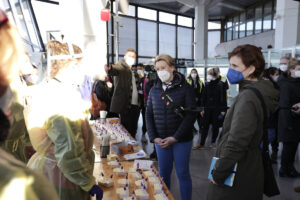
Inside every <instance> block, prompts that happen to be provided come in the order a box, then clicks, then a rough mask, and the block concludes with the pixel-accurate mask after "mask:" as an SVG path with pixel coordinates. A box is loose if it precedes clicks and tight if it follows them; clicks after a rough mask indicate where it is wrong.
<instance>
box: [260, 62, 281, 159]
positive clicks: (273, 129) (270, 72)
mask: <svg viewBox="0 0 300 200" xmlns="http://www.w3.org/2000/svg"><path fill="white" fill-rule="evenodd" d="M278 77H279V70H278V68H276V67H269V68H268V69H266V70H265V71H264V73H263V78H264V79H266V80H270V81H271V82H272V83H273V85H274V88H276V89H277V90H279V86H278V84H277V81H278ZM278 112H279V110H278V111H276V112H275V113H273V114H272V115H271V116H270V118H269V123H268V137H269V142H270V143H271V146H272V154H271V160H272V162H273V163H277V154H278V146H279V144H278Z"/></svg>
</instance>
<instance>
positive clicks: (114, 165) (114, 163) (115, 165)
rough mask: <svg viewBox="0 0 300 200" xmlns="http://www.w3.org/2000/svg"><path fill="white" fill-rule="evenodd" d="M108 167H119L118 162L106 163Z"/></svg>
mask: <svg viewBox="0 0 300 200" xmlns="http://www.w3.org/2000/svg"><path fill="white" fill-rule="evenodd" d="M107 164H108V165H109V166H111V167H112V168H116V167H118V166H119V162H118V161H116V160H115V161H110V162H108V163H107Z"/></svg>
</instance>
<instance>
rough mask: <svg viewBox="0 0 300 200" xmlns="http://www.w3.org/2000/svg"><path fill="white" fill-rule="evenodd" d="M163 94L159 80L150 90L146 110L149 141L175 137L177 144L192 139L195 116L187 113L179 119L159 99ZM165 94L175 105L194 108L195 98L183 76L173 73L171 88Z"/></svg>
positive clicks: (172, 110)
mask: <svg viewBox="0 0 300 200" xmlns="http://www.w3.org/2000/svg"><path fill="white" fill-rule="evenodd" d="M163 92H164V90H163V88H162V82H161V81H160V80H158V81H157V83H156V84H155V85H154V86H153V87H152V89H151V90H150V94H149V98H148V103H147V109H146V124H147V131H148V135H149V138H150V141H152V142H153V140H154V139H155V138H162V139H163V138H166V137H169V136H173V137H175V138H176V139H177V140H178V141H179V142H184V141H190V140H192V139H193V132H192V129H193V126H194V122H195V119H196V115H195V114H194V113H192V112H187V113H185V115H184V118H181V117H180V116H179V115H177V114H176V113H175V112H174V109H172V108H167V106H166V104H165V102H164V101H163V100H162V99H161V94H162V93H163ZM166 93H167V94H168V95H169V96H170V97H171V98H172V99H173V101H174V102H175V103H176V104H179V105H181V106H182V107H184V108H186V107H191V106H195V104H196V102H195V96H194V91H193V89H192V87H191V86H190V85H189V84H187V82H186V80H185V78H184V76H183V75H182V74H180V73H178V72H174V79H173V81H172V85H171V87H169V88H168V89H166Z"/></svg>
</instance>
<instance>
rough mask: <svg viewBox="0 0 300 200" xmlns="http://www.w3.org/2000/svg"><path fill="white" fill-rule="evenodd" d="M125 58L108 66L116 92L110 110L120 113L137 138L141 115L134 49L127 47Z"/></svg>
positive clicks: (129, 130) (130, 131) (127, 127)
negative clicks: (134, 67)
mask: <svg viewBox="0 0 300 200" xmlns="http://www.w3.org/2000/svg"><path fill="white" fill-rule="evenodd" d="M124 59H125V60H122V61H119V62H118V63H117V64H115V65H113V66H106V65H105V71H106V72H107V73H108V75H109V76H114V93H113V96H112V99H111V105H110V112H113V113H117V114H120V117H121V123H122V125H123V126H124V127H125V128H126V129H127V131H128V132H129V133H130V134H131V136H132V137H133V138H135V135H136V131H137V124H138V120H139V116H140V109H139V98H138V90H139V89H138V88H139V84H138V83H139V76H138V74H137V72H136V71H134V70H133V69H132V66H133V65H134V63H135V60H136V52H135V50H134V49H127V50H126V52H125V56H124Z"/></svg>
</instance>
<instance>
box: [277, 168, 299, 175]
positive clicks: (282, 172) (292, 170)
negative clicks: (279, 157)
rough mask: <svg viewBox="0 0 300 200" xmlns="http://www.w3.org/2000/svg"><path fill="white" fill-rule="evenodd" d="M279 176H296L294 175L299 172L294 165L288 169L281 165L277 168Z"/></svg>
mask: <svg viewBox="0 0 300 200" xmlns="http://www.w3.org/2000/svg"><path fill="white" fill-rule="evenodd" d="M279 176H280V177H290V178H296V177H299V176H300V173H299V172H298V171H297V170H296V169H295V168H294V167H292V168H289V169H286V168H283V167H281V168H280V170H279Z"/></svg>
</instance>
